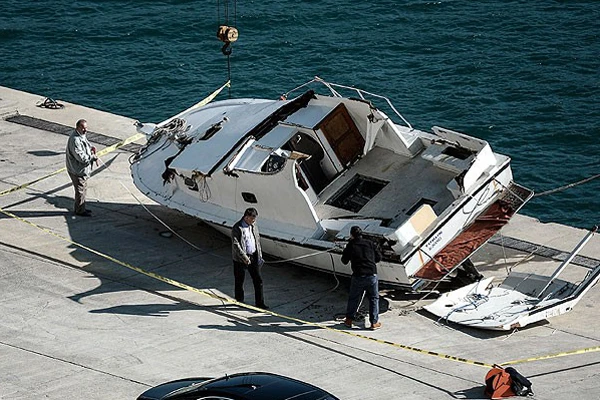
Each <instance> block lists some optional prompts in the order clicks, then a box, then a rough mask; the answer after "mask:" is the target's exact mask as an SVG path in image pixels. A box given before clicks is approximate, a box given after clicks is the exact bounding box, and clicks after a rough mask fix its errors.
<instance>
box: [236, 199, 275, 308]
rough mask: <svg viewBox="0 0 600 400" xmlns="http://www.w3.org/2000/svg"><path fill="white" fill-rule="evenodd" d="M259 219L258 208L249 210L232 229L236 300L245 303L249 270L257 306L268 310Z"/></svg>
mask: <svg viewBox="0 0 600 400" xmlns="http://www.w3.org/2000/svg"><path fill="white" fill-rule="evenodd" d="M257 217H258V211H257V210H256V208H248V209H246V211H245V212H244V216H243V217H242V219H240V220H239V221H238V222H236V223H235V224H234V225H233V228H232V229H231V242H232V258H233V276H234V278H235V299H236V300H237V301H239V302H240V303H243V302H244V280H245V278H246V270H248V272H249V273H250V277H252V283H253V284H254V300H255V303H256V306H257V307H259V308H262V309H265V310H268V309H269V307H267V305H266V304H265V299H264V295H263V280H262V276H261V273H260V271H261V268H262V265H263V263H264V261H263V258H262V249H261V247H260V234H259V232H258V226H257V225H256V218H257Z"/></svg>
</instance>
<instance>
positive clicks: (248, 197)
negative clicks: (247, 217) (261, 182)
mask: <svg viewBox="0 0 600 400" xmlns="http://www.w3.org/2000/svg"><path fill="white" fill-rule="evenodd" d="M242 198H243V199H244V201H245V202H246V203H252V204H256V203H258V200H256V195H254V193H250V192H242Z"/></svg>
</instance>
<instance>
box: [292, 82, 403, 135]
mask: <svg viewBox="0 0 600 400" xmlns="http://www.w3.org/2000/svg"><path fill="white" fill-rule="evenodd" d="M315 82H318V83H320V84H322V85H324V86H325V87H327V89H329V91H330V92H331V94H332V95H333V96H334V97H339V98H342V97H344V96H342V95H341V94H339V93H338V91H337V90H335V88H341V89H346V90H350V91H353V92H356V94H358V96H359V97H360V99H361V100H363V101H367V102H369V100H368V99H366V98H365V95H367V96H371V97H375V98H378V99H382V100H384V101H385V102H386V103H387V105H388V106H389V107H390V108H391V109H392V111H394V113H395V114H396V115H397V116H398V117H399V118H400V119H401V120H402V121H403V122H404V124H405V125H406V126H407V127H408V128H409V129H411V130H412V129H414V128H413V126H412V125H411V123H410V122H408V120H407V119H406V118H404V116H403V115H402V114H400V112H399V111H398V110H397V109H396V107H394V105H393V104H392V102H391V100H390V99H389V98H387V97H385V96H382V95H379V94H375V93H371V92H368V91H366V90H363V89H359V88H356V87H352V86H345V85H339V84H337V83H330V82H326V81H325V80H323V79H321V78H319V77H318V76H315V78H314V79H312V80H310V81H308V82H306V83H303V84H302V85H300V86H297V87H295V88H293V89H291V90H289V91H287V92H286V93H284V94H283V95H282V96H281V97H282V98H288V96H289V95H290V94H291V93H293V92H296V91H298V90H299V89H302V88H303V87H306V86H308V85H311V84H312V83H315Z"/></svg>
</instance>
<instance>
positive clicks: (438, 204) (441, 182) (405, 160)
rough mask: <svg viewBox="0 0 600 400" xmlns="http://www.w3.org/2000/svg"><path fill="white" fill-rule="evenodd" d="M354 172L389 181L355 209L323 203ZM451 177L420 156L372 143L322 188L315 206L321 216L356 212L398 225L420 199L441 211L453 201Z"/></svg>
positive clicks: (362, 215)
mask: <svg viewBox="0 0 600 400" xmlns="http://www.w3.org/2000/svg"><path fill="white" fill-rule="evenodd" d="M356 175H360V176H364V177H367V178H374V179H376V180H380V181H385V182H389V183H388V184H387V185H386V186H385V187H384V188H383V189H382V190H381V191H380V192H379V193H377V194H376V195H375V196H374V197H373V198H371V199H370V200H369V201H368V202H367V203H366V204H365V205H364V207H362V208H361V209H360V210H359V211H358V212H357V213H353V212H352V211H349V210H345V209H342V208H339V207H334V206H332V205H330V204H326V203H327V202H329V201H330V199H331V198H334V197H335V196H337V195H338V194H339V193H340V191H341V190H343V188H345V187H346V185H348V184H349V183H350V182H351V180H352V179H354V177H355V176H356ZM453 178H454V174H453V173H452V172H450V171H446V170H443V169H440V168H438V167H436V166H434V165H433V164H432V163H431V162H430V161H428V160H425V159H423V158H422V157H420V156H416V157H413V158H409V157H406V156H402V155H399V154H396V153H394V152H392V151H390V150H387V149H384V148H381V147H375V148H373V149H372V150H371V151H370V152H369V153H367V155H366V156H365V157H364V158H362V159H361V160H360V161H358V162H357V163H356V164H355V165H354V166H353V167H352V168H351V169H350V170H348V171H346V172H345V173H344V174H342V175H340V176H339V177H338V178H337V179H336V180H335V181H333V182H332V183H331V184H330V185H329V186H328V187H327V188H325V189H324V190H323V192H322V193H321V195H320V199H319V201H318V203H317V204H316V205H315V209H316V211H317V215H318V216H319V218H321V219H328V218H336V217H342V216H350V215H353V216H356V215H359V216H361V217H367V218H378V219H383V220H386V221H389V223H388V226H389V227H390V228H397V227H398V226H400V225H401V224H402V223H403V222H404V221H406V220H407V219H408V218H409V217H410V215H409V214H408V212H409V211H411V210H414V207H415V206H417V205H419V203H421V202H423V201H427V202H428V204H430V205H431V206H432V207H433V209H434V211H435V212H436V213H437V214H438V215H439V214H441V213H442V212H443V210H444V209H446V208H447V207H448V206H449V205H450V204H451V203H452V202H453V201H454V197H453V196H452V193H451V192H450V191H449V190H448V189H447V188H446V185H447V184H448V183H449V182H450V181H451V180H452V179H453Z"/></svg>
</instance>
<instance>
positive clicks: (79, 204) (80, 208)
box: [69, 172, 87, 214]
mask: <svg viewBox="0 0 600 400" xmlns="http://www.w3.org/2000/svg"><path fill="white" fill-rule="evenodd" d="M69 177H70V178H71V182H73V188H74V189H75V203H74V205H73V211H74V212H75V214H83V213H84V212H85V193H86V190H87V178H86V177H85V176H77V175H73V174H71V173H70V172H69Z"/></svg>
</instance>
